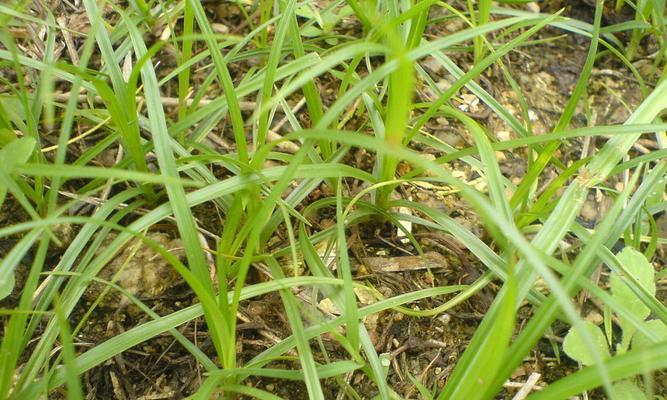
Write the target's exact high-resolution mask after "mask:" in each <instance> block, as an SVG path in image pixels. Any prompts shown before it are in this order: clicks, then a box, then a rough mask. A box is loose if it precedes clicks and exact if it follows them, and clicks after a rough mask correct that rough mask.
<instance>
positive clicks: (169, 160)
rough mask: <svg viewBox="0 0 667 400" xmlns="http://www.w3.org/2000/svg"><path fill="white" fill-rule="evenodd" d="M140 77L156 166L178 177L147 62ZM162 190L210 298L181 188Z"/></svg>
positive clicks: (140, 45)
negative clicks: (156, 161)
mask: <svg viewBox="0 0 667 400" xmlns="http://www.w3.org/2000/svg"><path fill="white" fill-rule="evenodd" d="M119 14H120V15H121V17H122V19H123V21H124V22H125V25H126V26H127V29H128V33H129V35H130V38H131V40H132V44H133V46H134V50H135V53H136V54H137V56H138V57H141V56H143V55H144V54H145V53H146V52H147V48H146V45H145V43H144V42H143V39H142V37H141V34H140V33H139V31H138V30H137V29H136V27H135V26H134V25H133V24H131V23H130V22H129V21H128V18H127V16H126V15H124V13H122V12H119ZM141 76H142V82H143V84H144V97H145V98H146V109H147V113H148V118H149V123H150V125H149V130H150V132H151V135H152V138H153V141H154V144H155V154H156V157H157V160H158V165H159V166H160V171H161V173H162V174H163V175H165V176H167V177H172V178H178V177H179V174H178V170H177V168H176V161H175V159H174V154H173V151H172V148H171V146H170V144H171V140H170V139H171V138H170V136H169V132H168V129H167V124H166V116H165V114H164V110H163V108H162V102H161V100H160V91H159V88H158V85H157V77H156V76H155V69H154V67H153V66H152V63H151V62H146V64H144V65H143V67H142V68H141ZM165 187H166V189H167V195H168V196H169V201H170V204H171V206H172V208H173V213H174V217H175V219H176V225H177V227H178V231H179V233H180V237H181V239H182V240H183V246H184V248H185V254H186V256H187V259H188V264H189V266H190V269H191V271H192V273H193V274H194V276H195V277H196V278H197V280H198V281H199V283H201V284H202V285H203V288H204V291H205V293H207V294H211V295H212V294H213V293H214V291H213V285H212V282H211V278H210V275H209V271H208V264H207V262H206V258H205V257H204V252H203V250H202V248H201V246H200V244H199V241H198V239H197V230H196V227H195V222H194V219H193V216H192V213H191V210H190V207H189V205H188V203H187V199H186V197H185V191H184V189H183V186H182V185H179V184H166V185H165ZM202 300H203V299H202ZM216 308H217V307H216ZM204 309H205V310H206V313H207V317H208V318H207V322H208V324H209V328H210V329H211V330H212V337H213V338H214V342H215V344H216V345H217V350H218V351H219V352H220V353H219V354H220V355H221V356H224V354H225V353H226V351H228V350H229V349H228V348H227V349H224V348H223V346H228V345H229V343H220V342H219V340H220V338H222V337H223V336H220V335H224V334H223V333H222V332H216V331H215V329H216V325H217V324H216V323H215V321H213V320H211V317H212V315H211V313H213V312H214V310H212V309H209V308H208V307H205V308H204ZM226 367H233V365H226Z"/></svg>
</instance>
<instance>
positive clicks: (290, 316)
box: [266, 244, 324, 400]
mask: <svg viewBox="0 0 667 400" xmlns="http://www.w3.org/2000/svg"><path fill="white" fill-rule="evenodd" d="M292 245H293V246H294V244H292ZM266 263H267V265H268V266H269V268H270V269H271V271H272V272H273V273H274V276H275V277H277V278H279V279H280V278H284V276H283V272H282V268H281V267H280V264H278V262H277V261H276V260H275V259H274V258H273V257H269V258H267V259H266ZM280 298H281V299H282V301H283V307H284V308H285V312H286V314H287V320H288V321H289V324H290V328H291V331H292V335H294V338H295V340H296V348H297V350H298V353H299V360H300V362H301V369H302V370H303V378H304V383H305V384H306V389H307V390H308V398H310V399H316V400H324V393H322V386H321V385H320V380H319V378H318V376H317V366H316V365H315V360H314V359H313V352H312V350H311V348H310V343H308V339H307V338H306V335H305V333H304V327H303V321H302V319H301V312H300V311H299V303H298V301H297V300H296V299H295V297H294V294H293V293H292V292H291V290H289V289H283V290H281V291H280Z"/></svg>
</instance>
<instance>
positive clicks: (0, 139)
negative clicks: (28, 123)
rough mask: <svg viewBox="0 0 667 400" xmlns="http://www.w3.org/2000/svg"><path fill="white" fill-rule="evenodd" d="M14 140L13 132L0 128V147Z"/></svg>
mask: <svg viewBox="0 0 667 400" xmlns="http://www.w3.org/2000/svg"><path fill="white" fill-rule="evenodd" d="M14 140H16V135H15V134H14V132H12V131H11V130H9V129H7V128H0V148H1V147H4V145H6V144H7V143H9V142H12V141H14Z"/></svg>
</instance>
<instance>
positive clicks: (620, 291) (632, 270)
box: [611, 247, 655, 353]
mask: <svg viewBox="0 0 667 400" xmlns="http://www.w3.org/2000/svg"><path fill="white" fill-rule="evenodd" d="M616 257H617V258H618V260H619V261H620V262H621V264H623V266H624V267H625V269H626V270H627V272H628V273H629V274H630V276H628V277H627V278H629V279H632V280H634V281H635V282H637V283H638V284H639V285H640V286H641V287H642V288H643V289H644V290H646V292H648V293H649V294H650V295H652V296H653V295H655V269H654V268H653V266H652V265H651V263H649V262H648V260H647V259H646V257H645V256H644V255H643V254H642V253H640V252H639V251H637V250H635V249H633V248H631V247H626V248H625V249H623V251H621V252H620V253H619V254H618V255H617V256H616ZM611 294H612V296H613V297H615V298H616V299H617V300H618V301H619V302H620V303H623V304H624V305H625V306H626V307H627V308H628V310H629V311H631V312H632V313H633V314H634V315H635V316H637V317H639V318H641V319H644V318H646V317H648V315H649V314H650V313H651V310H650V309H649V308H648V307H647V306H646V305H645V304H644V303H643V302H642V300H641V299H640V298H639V297H637V295H636V294H635V293H634V292H633V291H632V289H630V287H628V285H626V284H625V282H623V279H622V277H621V276H619V275H618V274H616V273H614V274H612V275H611ZM618 320H619V325H620V327H621V330H622V331H623V337H622V341H621V344H620V345H619V347H618V350H617V351H619V352H621V353H622V352H625V351H626V350H627V349H628V347H629V346H630V341H631V340H632V336H633V335H634V334H635V332H636V330H637V329H636V328H635V326H634V325H633V324H632V323H630V322H629V321H627V320H626V319H625V318H623V317H620V316H619V319H618Z"/></svg>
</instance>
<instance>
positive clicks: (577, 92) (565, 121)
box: [510, 0, 603, 209]
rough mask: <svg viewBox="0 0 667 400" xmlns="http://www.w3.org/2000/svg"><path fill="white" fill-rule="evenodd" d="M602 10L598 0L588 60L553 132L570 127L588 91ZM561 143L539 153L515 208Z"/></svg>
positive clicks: (518, 191)
mask: <svg viewBox="0 0 667 400" xmlns="http://www.w3.org/2000/svg"><path fill="white" fill-rule="evenodd" d="M602 11H603V4H602V1H599V0H598V1H597V2H596V6H595V17H594V22H593V32H592V34H591V45H590V47H589V49H588V55H587V56H586V61H585V62H584V66H583V68H582V70H581V74H580V75H579V79H578V80H577V84H576V85H575V87H574V90H573V91H572V95H571V96H570V98H569V99H568V101H567V104H566V105H565V109H564V110H563V113H562V114H561V116H560V118H559V119H558V122H557V123H556V126H555V127H554V129H553V132H560V131H563V130H565V129H567V128H568V126H569V124H570V121H571V120H572V116H573V115H574V112H575V111H576V108H577V105H578V104H579V101H580V100H581V97H582V96H583V94H584V93H585V91H586V85H587V84H588V78H589V77H590V74H591V71H592V70H593V66H594V64H595V56H596V54H597V50H598V42H599V39H600V24H601V21H602ZM560 144H561V143H560V142H559V141H553V142H550V143H548V144H547V145H546V146H545V147H544V149H543V150H542V152H541V153H539V156H538V158H537V159H536V160H535V161H534V162H533V163H532V166H531V169H530V170H529V171H527V173H526V175H525V176H524V178H523V180H522V181H521V183H520V184H519V186H518V187H517V189H516V191H515V192H514V194H513V195H512V199H511V200H510V205H511V206H512V208H513V209H515V208H516V207H518V206H519V205H523V208H525V206H527V204H528V202H529V200H530V199H529V195H530V192H531V190H533V187H534V185H535V182H536V181H537V179H538V177H539V176H540V174H541V173H542V171H543V170H544V168H546V166H547V165H548V163H549V162H550V161H551V159H552V157H553V154H554V153H555V152H556V150H558V148H559V147H560Z"/></svg>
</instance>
